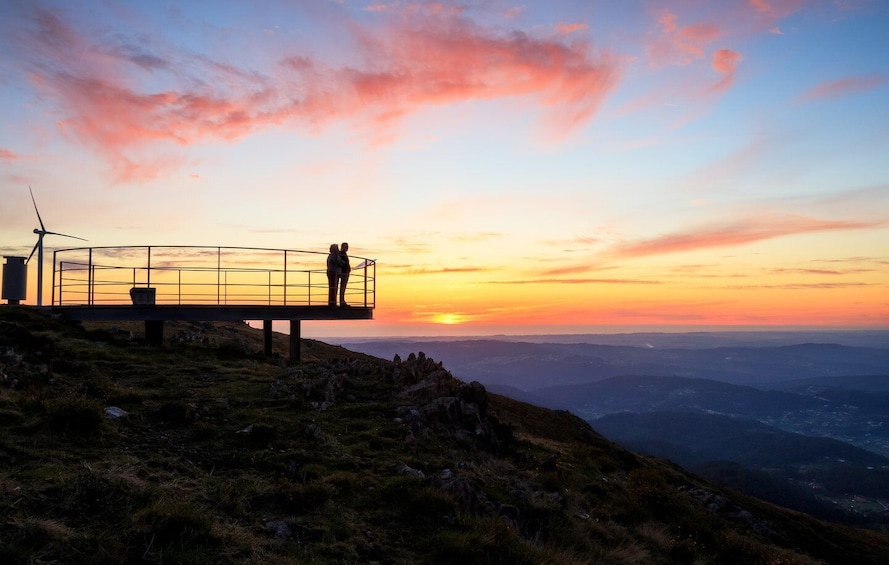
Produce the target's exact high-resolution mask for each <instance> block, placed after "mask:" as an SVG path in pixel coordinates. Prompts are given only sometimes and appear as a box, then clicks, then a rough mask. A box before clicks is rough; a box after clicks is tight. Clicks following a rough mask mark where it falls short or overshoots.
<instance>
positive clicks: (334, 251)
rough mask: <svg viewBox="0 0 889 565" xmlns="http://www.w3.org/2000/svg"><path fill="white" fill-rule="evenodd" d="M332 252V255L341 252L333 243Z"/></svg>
mask: <svg viewBox="0 0 889 565" xmlns="http://www.w3.org/2000/svg"><path fill="white" fill-rule="evenodd" d="M330 252H331V253H337V252H339V249H337V248H336V243H331V244H330Z"/></svg>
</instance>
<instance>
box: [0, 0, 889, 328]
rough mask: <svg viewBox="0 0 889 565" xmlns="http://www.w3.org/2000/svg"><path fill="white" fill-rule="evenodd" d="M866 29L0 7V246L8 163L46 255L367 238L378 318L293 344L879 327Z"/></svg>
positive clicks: (18, 217) (881, 230)
mask: <svg viewBox="0 0 889 565" xmlns="http://www.w3.org/2000/svg"><path fill="white" fill-rule="evenodd" d="M887 27H889V2H886V1H884V0H809V1H806V0H724V1H719V2H713V1H707V0H675V1H666V2H660V1H654V0H652V1H633V0H622V1H617V0H607V1H606V0H577V1H569V0H561V1H560V0H546V1H527V2H521V1H501V0H485V1H476V0H465V1H462V2H449V1H443V2H400V1H395V2H381V3H376V2H355V1H351V0H339V1H336V0H290V1H282V0H279V1H262V0H258V1H253V2H235V1H209V0H208V1H197V0H195V1H189V2H167V1H163V0H152V1H135V0H134V1H128V2H121V1H112V0H96V1H79V2H76V3H72V2H67V1H58V2H50V1H42V0H0V252H2V254H3V255H18V256H22V255H24V256H27V255H28V254H29V253H30V251H31V248H32V247H33V246H34V244H35V242H36V236H35V235H34V234H33V233H32V230H33V229H34V228H35V227H38V224H37V218H36V216H35V214H34V208H33V205H32V203H31V197H30V194H29V191H28V187H29V186H30V187H31V188H32V189H33V191H34V195H35V198H36V201H37V203H38V206H39V209H40V213H41V217H42V219H43V221H44V223H45V224H46V229H48V230H51V231H57V232H62V233H65V234H72V235H77V236H79V237H83V238H85V239H87V240H88V241H89V243H82V242H74V241H73V240H68V239H64V238H60V237H58V236H51V235H47V236H46V239H45V245H46V250H47V253H48V254H49V253H50V252H51V251H52V249H54V248H59V247H70V246H71V245H72V244H83V245H91V246H119V245H120V246H123V245H208V246H246V247H263V248H274V249H285V248H286V249H297V250H313V251H320V252H325V251H326V250H327V249H328V247H329V245H330V244H331V243H334V242H337V243H338V242H341V241H348V242H349V243H350V253H351V254H352V255H353V256H356V257H365V258H371V259H375V260H376V261H377V273H376V276H377V281H376V285H377V288H376V309H375V312H374V320H373V321H352V322H336V323H334V322H306V323H304V324H303V330H302V332H303V336H304V337H313V336H326V335H329V336H386V335H398V336H411V335H493V334H499V333H506V334H534V333H584V332H605V331H607V332H615V331H637V330H640V331H641V330H645V331H649V330H657V331H671V330H676V331H688V330H690V329H692V330H693V329H718V328H723V329H729V328H731V329H737V328H819V327H823V328H829V329H836V328H880V329H885V328H889V292H887V291H889V157H887V156H889V57H887V54H889V34H887V33H886V29H887ZM49 257H51V254H50V255H48V257H47V261H50V259H49ZM33 262H34V261H32V263H33ZM29 269H30V274H29V287H30V289H29V299H28V300H27V301H26V302H27V303H34V302H35V299H34V297H35V296H36V278H37V277H36V270H35V269H34V268H31V267H29ZM51 270H52V269H51V265H49V267H48V273H47V274H45V280H46V279H48V278H49V277H50V276H51ZM49 286H51V285H50V283H49V282H46V283H44V296H45V297H46V298H45V302H49V293H50V290H49Z"/></svg>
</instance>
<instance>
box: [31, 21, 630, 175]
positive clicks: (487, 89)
mask: <svg viewBox="0 0 889 565" xmlns="http://www.w3.org/2000/svg"><path fill="white" fill-rule="evenodd" d="M438 6H439V7H440V8H441V9H438V8H436V7H435V6H434V5H427V4H410V5H406V6H400V5H394V4H376V5H372V6H370V7H369V9H370V10H371V11H373V12H375V13H376V16H377V17H379V18H382V19H383V20H384V21H383V22H382V23H381V24H380V25H374V26H362V25H360V24H358V23H356V22H353V23H352V25H350V26H349V27H348V29H350V30H352V32H353V34H354V37H353V38H352V39H354V40H355V41H356V42H357V43H359V44H360V45H361V47H362V49H363V56H364V61H365V62H364V63H362V64H357V65H356V64H352V65H349V66H342V65H341V66H336V65H331V64H327V63H325V61H323V60H321V59H320V58H319V57H317V56H313V55H309V54H306V53H296V52H290V53H280V54H279V56H278V59H277V60H278V61H279V64H278V65H277V67H275V68H271V69H263V70H262V71H260V70H257V69H244V68H239V67H236V66H233V65H230V64H226V63H222V62H220V61H215V60H213V59H212V58H210V57H208V56H205V55H194V54H192V53H189V52H186V51H185V50H180V51H176V50H171V49H167V51H169V53H165V54H159V53H155V52H152V51H151V46H150V45H140V46H139V47H135V46H133V45H131V44H129V43H127V42H126V40H122V39H120V38H119V36H115V37H114V38H112V39H109V38H105V37H103V36H101V35H90V34H89V32H88V31H87V30H81V29H78V28H75V27H74V26H72V25H70V24H69V23H67V21H66V20H64V19H62V17H60V16H59V15H57V11H54V12H50V11H49V10H46V9H42V8H40V7H39V6H38V7H36V8H34V9H33V11H32V12H31V14H30V20H29V21H28V24H27V25H26V26H23V30H22V31H20V32H19V33H20V37H19V39H21V41H16V42H15V45H17V46H18V49H19V50H18V52H17V54H16V55H17V57H18V59H19V60H20V61H21V62H22V65H23V67H24V68H25V70H26V71H27V72H28V73H29V74H30V76H31V80H32V82H33V83H34V85H35V86H36V87H37V88H38V89H39V90H40V91H41V94H42V95H43V96H46V97H48V98H51V99H53V100H55V101H56V103H57V104H58V105H59V107H60V109H61V111H62V112H63V113H64V114H65V117H64V118H63V119H62V120H61V121H60V127H61V128H62V129H63V131H65V132H66V133H68V134H70V136H71V137H72V138H74V139H78V140H80V141H81V142H83V143H85V144H87V145H88V146H90V147H92V148H94V149H96V150H98V151H99V152H100V153H101V154H103V155H104V156H105V158H106V159H107V160H108V161H109V162H110V163H111V166H112V168H113V171H114V176H115V179H116V180H118V181H134V180H136V181H138V180H144V179H147V178H152V177H154V176H158V175H161V174H165V173H166V172H168V171H170V170H172V169H175V168H178V167H181V166H182V165H183V164H184V163H183V161H182V159H177V158H173V157H171V156H168V155H166V156H165V155H161V156H158V154H157V149H158V148H162V147H163V146H164V145H165V144H177V145H192V144H196V143H200V142H207V141H210V142H213V141H219V140H232V139H236V138H240V137H243V136H246V135H249V134H250V133H252V132H255V131H258V130H262V129H266V128H269V127H272V126H280V125H287V126H291V127H300V128H305V129H307V130H310V129H312V128H316V129H317V128H323V127H325V126H326V125H327V124H328V123H330V122H331V121H337V120H340V121H350V122H352V123H354V124H355V125H356V126H357V127H358V128H360V129H362V130H363V131H365V132H367V133H366V138H367V139H368V140H369V141H371V142H376V141H378V140H379V139H380V136H381V135H382V137H383V138H386V136H387V135H388V136H389V137H391V132H390V133H388V134H387V133H386V132H387V130H388V129H391V128H392V127H393V124H395V123H397V122H398V120H399V119H401V118H402V117H404V116H406V115H409V114H411V113H413V112H415V111H416V110H418V109H419V108H422V107H428V106H437V105H447V104H453V103H459V102H465V101H470V100H492V99H500V98H508V97H532V98H534V99H535V100H536V102H537V103H538V104H539V106H540V107H541V108H543V120H544V123H545V124H547V127H548V128H549V129H550V130H551V131H553V132H555V133H556V134H557V135H564V134H566V133H568V132H570V131H571V130H573V129H575V128H577V127H580V126H582V125H583V124H586V123H588V122H589V121H590V120H591V119H592V118H593V116H594V114H595V113H596V111H597V109H598V107H599V105H600V104H601V103H602V101H603V99H604V97H605V96H606V95H607V94H608V93H609V92H610V91H611V90H612V89H614V88H615V87H616V85H617V83H618V80H619V77H620V71H619V65H618V63H617V61H616V60H615V59H613V58H611V57H610V56H607V55H594V54H593V53H592V49H591V48H590V47H589V46H588V45H585V44H583V43H582V42H572V43H571V44H567V43H563V42H561V41H559V40H557V39H553V38H547V37H535V36H534V35H532V34H531V33H526V32H522V31H513V32H508V33H504V32H502V31H500V30H496V29H491V28H487V27H484V26H482V25H479V24H477V23H476V22H474V21H473V20H471V19H470V18H469V17H467V16H465V15H464V14H463V10H462V9H459V8H456V7H453V6H451V7H448V6H447V5H438ZM446 8H448V9H446ZM158 79H163V80H158ZM147 84H165V85H166V88H163V89H161V90H154V89H151V88H149V87H147V86H146V85H147ZM380 132H383V133H382V134H381V133H380Z"/></svg>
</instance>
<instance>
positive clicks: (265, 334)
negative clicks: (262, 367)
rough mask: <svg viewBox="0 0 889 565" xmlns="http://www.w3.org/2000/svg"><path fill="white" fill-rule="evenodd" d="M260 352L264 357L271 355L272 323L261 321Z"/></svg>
mask: <svg viewBox="0 0 889 565" xmlns="http://www.w3.org/2000/svg"><path fill="white" fill-rule="evenodd" d="M262 350H263V352H265V354H266V355H271V354H272V321H271V320H263V321H262Z"/></svg>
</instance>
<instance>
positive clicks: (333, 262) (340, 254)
mask: <svg viewBox="0 0 889 565" xmlns="http://www.w3.org/2000/svg"><path fill="white" fill-rule="evenodd" d="M348 251H349V244H348V243H346V242H343V244H342V245H341V246H339V248H338V247H337V245H336V243H331V244H330V255H328V256H327V288H328V291H329V292H328V293H327V305H328V306H336V285H337V282H339V285H340V306H348V304H346V283H348V282H349V272H351V271H352V267H351V266H349V255H348Z"/></svg>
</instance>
